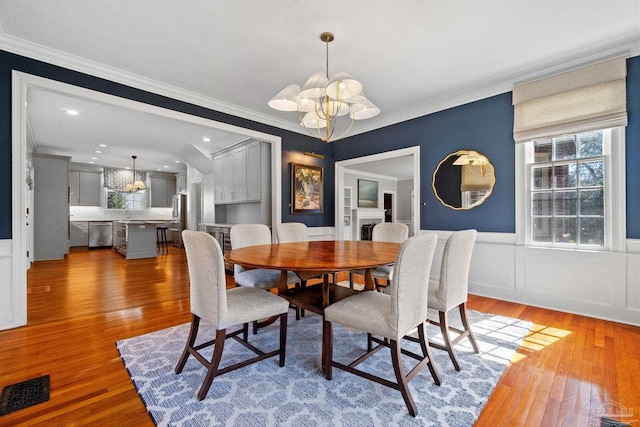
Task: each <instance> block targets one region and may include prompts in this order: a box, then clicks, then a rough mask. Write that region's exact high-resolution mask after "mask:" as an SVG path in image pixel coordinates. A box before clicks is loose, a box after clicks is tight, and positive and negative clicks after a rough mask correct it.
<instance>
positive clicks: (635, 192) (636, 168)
mask: <svg viewBox="0 0 640 427" xmlns="http://www.w3.org/2000/svg"><path fill="white" fill-rule="evenodd" d="M627 116H628V118H629V124H628V125H627V130H626V137H627V138H626V139H627V152H626V161H627V165H626V172H627V190H626V191H627V237H628V238H630V239H640V56H636V57H634V58H631V59H628V60H627Z"/></svg>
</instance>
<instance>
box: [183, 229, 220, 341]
mask: <svg viewBox="0 0 640 427" xmlns="http://www.w3.org/2000/svg"><path fill="white" fill-rule="evenodd" d="M182 242H183V243H184V249H185V252H186V254H187V266H188V269H189V296H190V298H191V312H192V313H193V314H195V315H196V316H198V317H200V318H202V319H204V320H206V321H207V322H209V323H210V324H212V325H213V326H215V327H216V328H217V326H218V323H219V322H220V321H224V319H225V317H226V315H227V292H226V288H227V283H226V279H225V272H224V259H223V258H222V250H221V249H220V245H219V244H218V242H217V241H216V239H214V238H213V236H211V235H210V234H208V233H205V232H202V231H190V230H184V231H183V232H182Z"/></svg>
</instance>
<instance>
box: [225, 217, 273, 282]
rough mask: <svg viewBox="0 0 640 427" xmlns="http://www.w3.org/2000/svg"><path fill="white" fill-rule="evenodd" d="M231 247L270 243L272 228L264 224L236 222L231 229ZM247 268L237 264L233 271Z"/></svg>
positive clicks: (237, 271) (237, 247) (241, 270)
mask: <svg viewBox="0 0 640 427" xmlns="http://www.w3.org/2000/svg"><path fill="white" fill-rule="evenodd" d="M229 234H230V238H231V249H240V248H245V247H247V246H256V245H270V244H271V230H269V227H267V226H266V225H264V224H236V225H234V226H232V227H231V231H230V233H229ZM243 271H245V269H244V268H243V267H242V266H240V265H238V264H235V265H234V266H233V272H234V273H235V274H238V273H242V272H243Z"/></svg>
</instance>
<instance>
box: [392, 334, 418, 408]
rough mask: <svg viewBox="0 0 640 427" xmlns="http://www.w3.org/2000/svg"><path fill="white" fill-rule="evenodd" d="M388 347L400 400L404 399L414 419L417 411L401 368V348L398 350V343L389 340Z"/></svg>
mask: <svg viewBox="0 0 640 427" xmlns="http://www.w3.org/2000/svg"><path fill="white" fill-rule="evenodd" d="M390 345H391V361H392V362H393V371H394V372H395V374H396V380H397V381H398V389H399V390H400V393H402V398H403V399H404V403H405V404H406V405H407V409H408V410H409V414H410V415H411V416H412V417H415V416H416V415H417V414H418V410H417V408H416V404H415V402H414V401H413V397H412V396H411V391H410V390H409V383H408V382H407V377H406V376H405V374H404V369H403V368H402V360H400V355H401V354H402V348H400V342H399V341H395V340H391V342H390Z"/></svg>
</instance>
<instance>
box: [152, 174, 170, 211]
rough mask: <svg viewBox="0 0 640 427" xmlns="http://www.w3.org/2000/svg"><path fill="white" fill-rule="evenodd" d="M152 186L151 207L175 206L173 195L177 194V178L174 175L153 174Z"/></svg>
mask: <svg viewBox="0 0 640 427" xmlns="http://www.w3.org/2000/svg"><path fill="white" fill-rule="evenodd" d="M149 182H150V187H151V204H150V205H151V207H152V208H170V207H172V206H173V195H174V194H176V180H175V178H173V177H160V176H152V177H151V178H150V180H149Z"/></svg>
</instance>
